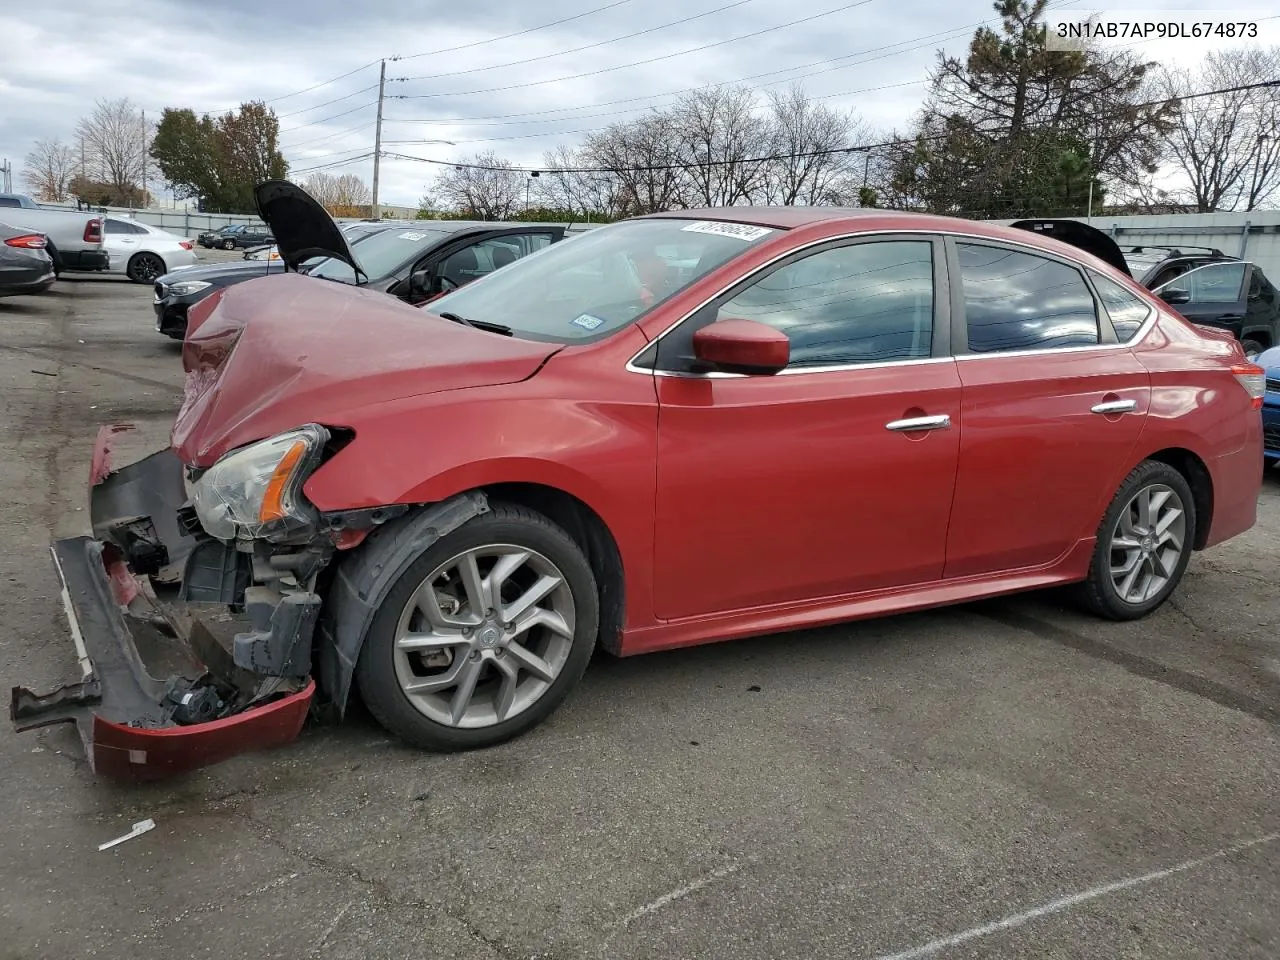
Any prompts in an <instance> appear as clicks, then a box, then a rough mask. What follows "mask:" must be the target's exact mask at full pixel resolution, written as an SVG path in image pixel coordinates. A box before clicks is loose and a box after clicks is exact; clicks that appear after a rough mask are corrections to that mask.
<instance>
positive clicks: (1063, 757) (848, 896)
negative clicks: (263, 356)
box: [0, 279, 1280, 960]
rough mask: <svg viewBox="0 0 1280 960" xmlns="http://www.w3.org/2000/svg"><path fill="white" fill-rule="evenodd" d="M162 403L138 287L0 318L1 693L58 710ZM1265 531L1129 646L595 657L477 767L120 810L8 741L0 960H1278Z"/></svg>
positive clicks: (1069, 620) (1044, 636) (145, 798)
mask: <svg viewBox="0 0 1280 960" xmlns="http://www.w3.org/2000/svg"><path fill="white" fill-rule="evenodd" d="M299 322H300V323H305V318H299ZM181 380H182V376H181V367H180V360H179V355H178V348H177V345H176V344H174V343H173V342H171V341H169V340H166V339H164V338H162V337H160V336H159V335H157V334H156V333H155V332H154V329H153V319H152V314H151V308H150V297H149V290H148V289H147V288H146V287H141V286H135V285H131V284H128V283H125V282H122V281H121V282H116V281H109V280H90V279H79V280H66V281H62V282H60V283H59V284H57V286H56V287H55V288H54V290H53V291H52V292H51V293H50V294H48V295H47V296H44V297H42V298H21V299H8V300H0V390H2V391H3V396H4V401H5V402H4V407H3V415H2V416H0V490H3V491H4V493H5V496H4V498H3V501H2V502H0V533H3V537H4V543H5V549H4V550H3V551H2V552H0V577H2V578H3V580H0V584H2V585H3V587H4V590H3V593H2V594H0V604H2V605H3V607H2V611H3V622H4V623H5V625H6V627H7V629H6V630H5V631H4V633H3V634H0V679H2V680H3V681H4V683H5V684H6V685H11V684H13V683H24V684H28V685H31V686H34V687H47V686H52V685H54V684H56V683H60V682H65V681H67V680H70V679H74V674H75V669H74V658H73V655H72V646H71V643H70V640H69V638H68V634H67V629H66V625H65V623H64V620H63V613H62V608H61V604H60V602H59V599H58V589H57V584H56V579H55V576H54V573H53V570H52V567H51V564H50V562H49V558H48V542H49V540H50V538H51V537H54V536H66V535H74V534H80V533H85V532H87V529H88V521H87V513H86V510H85V509H84V507H85V498H86V483H87V475H88V463H89V453H90V448H91V444H92V440H93V436H94V433H95V431H96V428H97V425H98V424H99V423H101V422H107V421H112V420H120V419H126V420H132V421H134V422H135V423H137V424H138V430H137V431H136V433H133V434H125V435H122V436H121V438H120V439H121V441H122V442H121V443H120V444H119V446H118V448H117V449H118V458H119V462H126V461H127V460H129V459H133V458H135V457H137V456H141V455H142V454H144V453H147V452H150V451H151V450H152V449H155V448H158V447H160V446H162V445H163V444H164V442H165V438H166V434H167V429H168V425H169V422H170V419H171V417H172V414H173V411H174V410H175V408H176V404H177V402H178V399H179V396H180V392H181V389H180V388H181ZM1046 508H1047V509H1048V508H1050V505H1048V504H1046ZM1278 533H1280V473H1277V474H1274V475H1272V476H1270V477H1269V478H1268V480H1267V482H1266V485H1265V489H1264V490H1263V493H1262V501H1261V504H1260V521H1259V523H1258V525H1257V527H1255V529H1253V530H1252V531H1251V532H1250V533H1248V534H1247V535H1246V536H1243V537H1241V538H1239V539H1238V540H1235V541H1233V542H1231V543H1229V544H1226V545H1224V546H1222V547H1219V548H1217V549H1214V550H1212V551H1209V552H1206V553H1204V554H1200V555H1197V557H1196V558H1195V559H1194V560H1193V561H1192V564H1191V567H1190V570H1189V572H1188V575H1187V578H1186V581H1185V582H1184V584H1183V587H1182V589H1181V591H1180V593H1179V594H1178V596H1177V599H1176V601H1175V602H1174V603H1172V604H1169V605H1167V606H1166V607H1165V608H1164V609H1162V610H1161V611H1160V612H1159V613H1157V614H1156V615H1154V616H1152V617H1151V618H1149V619H1148V620H1146V621H1143V622H1140V623H1133V624H1121V625H1117V624H1108V623H1102V622H1099V621H1096V620H1092V619H1089V618H1088V617H1086V616H1084V615H1082V614H1080V613H1077V612H1075V610H1074V609H1072V608H1071V607H1069V606H1067V605H1066V604H1065V603H1064V602H1063V601H1062V599H1061V598H1060V597H1058V596H1056V595H1052V594H1050V595H1038V596H1028V597H1020V598H1016V599H1011V600H1002V601H998V602H994V601H993V602H986V603H981V604H974V605H969V606H963V607H957V608H953V609H950V610H944V611H938V612H933V613H927V614H919V615H912V616H906V617H897V618H888V619H884V620H879V621H873V622H864V623H859V624H855V625H850V626H841V627H834V628H829V629H824V630H817V631H808V632H804V633H796V634H789V635H783V636H775V637H767V638H761V639H757V640H749V641H743V642H737V643H731V644H720V645H713V646H707V647H702V648H697V649H692V650H685V651H677V652H672V653H665V654H656V655H651V656H648V657H642V658H636V659H632V660H625V661H619V660H613V659H610V658H608V657H606V656H601V657H599V658H597V660H596V662H595V663H594V664H593V665H592V667H591V668H590V669H589V671H588V673H587V676H586V678H585V682H584V684H583V686H582V687H581V688H580V690H579V691H578V693H577V694H576V695H574V696H573V697H572V698H571V700H570V701H569V702H568V703H567V704H566V705H565V706H564V707H563V708H562V709H561V710H560V711H559V712H558V713H557V714H556V715H555V716H554V717H553V718H552V719H551V720H550V721H549V722H547V723H545V724H544V725H543V726H542V727H541V728H539V729H538V730H536V731H534V732H533V733H531V734H530V735H528V736H526V737H524V738H522V739H520V740H518V741H516V742H513V743H510V744H507V745H505V746H502V747H500V748H497V749H493V750H488V751H484V752H478V753H471V754H461V755H452V756H434V755H429V754H422V753H418V752H415V751H413V750H410V749H407V748H404V747H402V746H400V745H398V744H397V743H395V742H393V741H392V740H391V739H390V738H388V736H387V735H386V734H384V733H383V732H382V731H381V730H380V729H379V728H378V727H377V726H376V725H375V724H374V723H373V722H372V721H371V720H370V719H368V717H367V716H366V715H365V714H364V713H362V712H360V711H356V715H355V716H354V717H352V718H351V719H350V720H349V721H348V723H346V724H345V725H343V726H342V727H339V728H308V730H307V731H306V732H305V733H304V735H303V737H302V738H301V739H300V740H299V741H298V742H297V743H296V744H294V745H291V746H289V747H286V748H283V749H280V750H277V751H274V752H271V753H265V754H256V755H251V756H244V757H239V758H237V759H235V760H233V761H231V762H228V763H226V764H223V765H221V766H218V767H215V768H212V769H210V770H208V771H205V772H202V773H200V774H197V775H193V776H190V777H188V778H186V779H183V780H180V781H175V782H169V783H165V784H162V785H156V786H150V787H139V788H125V787H119V786H113V785H111V784H109V783H107V782H103V781H99V780H96V779H94V778H93V777H92V776H91V774H90V772H89V771H88V769H87V767H86V765H85V763H84V761H83V757H82V754H81V751H80V747H79V743H78V740H77V739H76V737H75V734H74V732H73V731H72V729H71V728H70V727H59V728H48V729H46V730H43V731H39V732H37V733H29V734H24V735H21V736H19V735H15V734H12V733H9V734H7V735H5V736H3V737H0V761H2V768H3V771H4V773H3V778H2V779H0V821H2V822H3V823H4V825H5V828H4V830H3V832H0V960H37V958H51V960H53V958H57V960H65V958H66V957H111V958H115V957H129V958H132V960H149V958H153V957H154V958H164V960H169V958H172V957H174V956H181V957H184V958H191V960H198V958H204V957H210V958H213V957H217V958H223V957H227V956H245V957H255V958H256V957H289V958H297V957H325V958H330V957H332V958H352V960H356V958H359V960H373V958H381V957H386V958H397V960H404V958H418V957H422V958H428V957H430V958H439V957H451V958H459V960H470V958H476V960H514V958H533V957H540V958H579V957H581V958H610V960H627V958H636V960H640V958H646V960H649V958H714V960H719V958H725V960H729V958H732V960H755V958H760V960H766V958H767V960H783V958H814V957H839V958H842V960H858V958H867V960H878V958H886V957H897V958H910V957H917V956H937V957H943V958H948V960H949V958H962V957H963V958H971V957H982V958H984V960H988V958H994V960H1001V958H1023V957H1028V958H1029V957H1035V958H1082V960H1083V958H1090V960H1096V958H1099V957H1106V958H1122V957H1137V956H1151V957H1161V958H1165V960H1169V958H1182V957H1186V958H1218V957H1220V958H1224V960H1226V958H1229V960H1245V958H1259V960H1261V958H1275V957H1277V956H1280V839H1277V833H1278V832H1280V802H1278V801H1277V795H1276V791H1277V784H1278V783H1280V750H1278V749H1277V747H1278V746H1280V739H1278V738H1277V725H1276V724H1277V720H1278V719H1280V641H1278V640H1277V636H1278V633H1280V630H1278V628H1280V596H1278V593H1277V589H1276V585H1277V578H1276V558H1277V551H1276V542H1277V534H1278ZM148 817H150V818H152V819H153V820H154V821H155V824H156V827H155V829H154V830H151V831H150V832H147V833H144V834H142V835H141V836H138V837H136V838H134V839H131V840H128V841H126V842H125V843H122V844H120V845H119V846H116V847H113V848H111V849H109V850H107V851H104V852H99V851H98V849H97V847H98V844H99V843H102V842H104V841H106V840H110V839H112V838H114V837H118V836H120V835H122V834H124V833H127V832H128V831H129V829H130V827H131V826H132V825H133V824H134V823H135V822H137V821H139V820H142V819H145V818H148Z"/></svg>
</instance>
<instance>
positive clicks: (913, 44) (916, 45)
mask: <svg viewBox="0 0 1280 960" xmlns="http://www.w3.org/2000/svg"><path fill="white" fill-rule="evenodd" d="M1079 2H1080V0H1066V2H1064V3H1060V4H1057V3H1051V4H1049V5H1048V7H1046V9H1052V8H1055V7H1069V6H1072V5H1074V4H1076V3H1079ZM998 21H999V17H991V18H989V19H987V20H979V21H977V22H976V23H970V24H967V25H965V26H960V27H949V28H948V29H946V30H940V31H938V32H937V33H931V34H926V35H925V36H922V37H914V38H912V39H909V40H900V41H898V42H896V43H888V44H882V45H880V46H877V47H869V48H867V49H865V50H859V51H857V52H855V53H846V54H842V55H841V56H839V57H828V58H826V59H824V60H815V61H812V62H810V63H802V64H798V65H796V66H792V67H782V68H781V69H778V70H768V71H766V72H764V73H754V74H751V75H749V76H746V77H738V78H736V79H734V80H726V81H722V83H726V84H738V83H747V82H748V81H751V80H759V79H761V78H763V77H772V76H776V75H777V74H780V73H791V72H792V71H795V70H806V69H808V68H809V67H818V66H822V65H824V64H830V63H839V62H840V61H844V60H853V62H852V63H845V64H842V65H840V66H838V67H833V68H832V70H844V69H847V68H849V67H856V66H861V65H863V64H866V63H871V62H873V61H875V60H882V59H884V57H883V56H881V57H869V58H867V59H855V58H861V57H866V56H867V54H873V53H882V52H884V51H888V53H885V56H895V55H897V54H899V53H910V52H911V51H913V50H919V49H920V48H921V47H927V46H930V45H932V44H933V43H936V42H938V41H945V40H953V39H955V38H956V37H957V36H959V35H961V34H963V33H965V32H967V31H969V30H972V29H974V28H975V27H982V26H986V25H988V24H991V23H996V22H998ZM900 47H901V48H904V49H897V48H900ZM830 72H831V70H818V71H814V72H812V73H807V74H800V75H799V76H795V77H787V78H785V79H782V80H779V81H777V82H779V83H790V82H793V81H796V80H803V79H806V78H807V77H812V76H818V75H819V74H822V73H830ZM587 75H588V74H582V75H581V76H587ZM578 76H579V75H575V76H573V77H566V78H562V79H568V80H573V79H577V77H578ZM548 82H559V81H548ZM913 82H914V81H913ZM921 82H923V81H921ZM705 86H708V84H700V85H699V86H695V87H684V88H681V89H679V90H669V91H667V92H666V93H655V94H644V95H642V96H638V97H623V98H621V99H619V100H605V101H603V102H601V103H589V104H583V105H582V106H578V107H559V108H556V109H551V110H532V111H528V112H525V113H506V114H497V115H491V116H487V117H454V118H446V119H443V120H437V119H425V120H418V119H407V118H390V117H389V118H387V119H386V121H385V122H387V123H439V124H444V123H449V124H469V123H479V122H482V121H489V120H514V119H518V118H520V117H540V116H547V115H549V114H552V113H567V112H569V111H573V110H589V109H592V108H594V107H608V106H615V105H617V104H622V103H636V102H639V101H651V100H659V99H663V98H665V97H674V96H678V95H680V94H682V93H692V92H693V91H695V90H701V89H703V87H705ZM764 86H771V84H764ZM855 92H857V91H855ZM446 96H461V94H446ZM397 99H408V98H405V97H398V98H397ZM637 109H648V108H647V107H640V108H637ZM623 112H628V113H629V112H634V111H623ZM606 115H608V114H606ZM564 119H566V120H573V119H586V117H584V116H575V117H566V118H564Z"/></svg>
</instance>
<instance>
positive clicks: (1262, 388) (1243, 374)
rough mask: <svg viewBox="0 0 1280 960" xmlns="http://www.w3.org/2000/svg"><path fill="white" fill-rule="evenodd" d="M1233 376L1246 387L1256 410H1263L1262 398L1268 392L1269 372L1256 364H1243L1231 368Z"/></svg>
mask: <svg viewBox="0 0 1280 960" xmlns="http://www.w3.org/2000/svg"><path fill="white" fill-rule="evenodd" d="M1231 375H1232V376H1233V377H1235V378H1236V382H1238V383H1239V384H1240V386H1242V387H1244V389H1245V392H1246V393H1247V394H1249V399H1250V400H1251V401H1252V402H1251V404H1250V406H1252V407H1253V409H1255V410H1261V409H1262V398H1263V396H1264V395H1265V394H1266V392H1267V371H1265V370H1264V369H1262V367H1260V366H1258V365H1257V364H1256V363H1241V364H1237V365H1236V366H1234V367H1232V368H1231Z"/></svg>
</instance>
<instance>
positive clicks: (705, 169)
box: [671, 86, 771, 207]
mask: <svg viewBox="0 0 1280 960" xmlns="http://www.w3.org/2000/svg"><path fill="white" fill-rule="evenodd" d="M756 106H757V104H756V94H755V91H754V90H752V89H751V88H750V87H745V86H740V87H705V88H703V89H701V90H695V91H693V92H692V93H688V94H686V95H685V96H684V97H682V98H681V99H680V100H679V102H677V103H676V105H675V107H674V108H672V110H671V123H672V126H673V127H674V128H675V131H676V136H677V138H678V142H679V143H680V144H681V146H682V147H683V149H682V150H681V157H682V159H683V160H684V162H685V164H686V166H685V176H686V178H687V179H688V184H689V192H690V197H689V199H690V201H691V202H694V203H699V204H704V205H706V206H709V207H730V206H733V205H734V204H736V203H743V202H745V201H747V200H749V199H750V197H751V196H752V195H753V194H754V193H755V192H756V191H758V190H759V189H760V188H761V187H762V186H763V185H764V180H765V172H766V168H767V163H766V162H764V161H762V160H760V159H759V158H760V157H764V156H768V154H769V147H770V140H771V136H770V129H769V121H768V119H767V118H765V117H761V116H758V115H757V114H756V113H755V112H754V111H755V110H756Z"/></svg>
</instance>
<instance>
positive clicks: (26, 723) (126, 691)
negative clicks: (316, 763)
mask: <svg viewBox="0 0 1280 960" xmlns="http://www.w3.org/2000/svg"><path fill="white" fill-rule="evenodd" d="M114 553H115V549H114V547H113V546H111V545H109V544H108V545H104V544H102V543H101V542H99V541H96V540H93V539H90V538H88V537H77V538H74V539H70V540H60V541H58V542H57V543H55V544H54V546H53V558H54V565H55V567H56V568H57V571H58V574H59V576H60V578H61V579H62V584H63V599H64V603H65V606H66V611H67V618H68V621H69V622H70V625H71V636H72V640H73V642H74V643H75V646H76V654H77V656H78V657H79V660H80V665H81V670H82V673H83V678H82V679H81V680H80V681H78V682H76V683H72V684H68V685H66V686H64V687H61V688H59V689H58V690H55V691H53V692H52V693H49V694H46V695H38V694H35V693H33V692H32V691H31V690H28V689H27V688H25V687H15V688H14V689H13V694H12V702H11V705H10V719H11V720H12V721H13V725H14V727H15V729H17V730H19V731H23V730H31V729H34V728H36V727H43V726H48V725H50V724H55V723H67V722H73V723H75V725H76V727H77V729H78V730H79V733H80V737H81V739H82V740H83V742H84V745H85V751H86V754H87V756H88V759H89V764H90V766H91V767H92V769H93V770H94V772H96V773H98V774H102V775H104V776H109V777H113V778H117V779H131V780H147V779H158V778H161V777H165V776H171V775H173V774H177V773H182V772H185V771H188V770H192V769H195V768H197V767H202V766H207V765H209V764H212V763H218V762H220V761H222V760H225V759H227V758H229V757H231V756H234V755H235V754H238V753H243V752H246V751H249V750H257V749H263V748H267V747H272V746H276V745H278V744H283V743H287V742H289V741H291V740H293V739H295V738H296V737H297V736H298V734H299V732H300V731H301V729H302V725H303V723H304V722H305V720H306V717H307V712H308V709H309V707H310V704H311V698H312V695H313V694H314V692H315V685H314V683H313V682H312V681H311V680H309V679H308V680H306V681H305V682H303V683H290V682H287V681H281V682H280V685H279V686H278V687H277V689H276V690H275V691H274V692H271V693H269V694H267V695H266V696H262V692H261V691H260V690H259V691H254V692H253V693H248V694H247V695H248V696H250V697H251V698H253V699H251V700H250V702H249V703H248V704H247V705H246V706H245V707H244V708H243V709H240V710H238V711H237V712H234V713H230V714H229V715H224V716H220V717H218V718H217V719H212V720H206V721H204V722H185V723H184V722H181V721H182V720H183V719H186V720H190V719H192V718H198V717H199V715H200V714H199V710H200V704H202V703H210V704H212V703H214V702H215V701H220V702H221V703H222V704H224V705H228V704H230V703H231V701H232V700H233V699H234V698H236V697H237V696H238V695H245V694H246V693H247V692H246V691H244V690H243V686H244V682H245V677H244V676H243V673H242V672H239V671H238V670H237V668H235V667H234V666H233V665H232V664H231V663H230V659H229V658H226V659H225V660H223V658H224V657H226V654H225V652H223V653H221V655H220V654H219V653H218V651H219V650H220V649H221V648H219V647H218V644H217V641H216V640H215V639H214V638H213V637H212V635H210V634H208V632H207V630H206V629H205V628H203V626H202V625H201V624H200V623H199V621H196V622H195V624H194V626H193V627H192V628H191V634H190V636H189V637H188V638H187V640H186V641H183V640H181V639H178V638H177V637H175V636H173V635H171V630H172V627H171V626H170V625H169V624H168V623H167V622H164V621H162V620H160V619H159V618H158V615H148V609H147V608H149V607H150V604H149V602H147V601H145V600H144V599H143V598H141V597H138V598H135V600H134V601H133V603H131V604H130V606H129V608H122V607H121V606H120V605H119V604H118V603H117V602H116V599H115V596H114V594H113V589H112V583H111V581H112V579H113V576H114V575H116V574H115V572H114V571H112V570H111V568H112V567H113V566H114V565H115V564H123V561H122V560H120V559H118V558H116V557H114V556H113V554H114ZM126 575H127V574H126ZM140 647H142V648H145V650H146V656H145V657H144V654H143V652H142V650H140V649H139V648H140ZM197 654H199V655H201V656H203V658H204V659H205V660H207V661H208V662H207V663H206V662H202V661H201V658H200V656H198V655H197ZM144 661H145V662H144ZM219 661H223V662H219ZM148 662H150V663H166V664H168V665H169V666H171V667H172V668H173V669H174V670H175V672H174V674H173V676H171V677H169V678H166V679H165V680H159V679H157V678H156V677H155V676H153V675H152V673H151V671H150V670H149V669H148V666H147V663H148ZM257 679H259V680H260V679H261V678H257ZM255 686H256V684H255ZM225 708H226V707H225V706H224V708H223V709H225ZM210 709H212V710H213V712H215V713H216V712H219V711H218V708H217V707H211V708H210Z"/></svg>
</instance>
